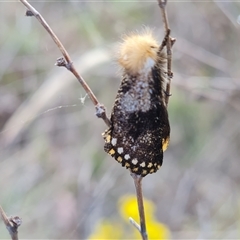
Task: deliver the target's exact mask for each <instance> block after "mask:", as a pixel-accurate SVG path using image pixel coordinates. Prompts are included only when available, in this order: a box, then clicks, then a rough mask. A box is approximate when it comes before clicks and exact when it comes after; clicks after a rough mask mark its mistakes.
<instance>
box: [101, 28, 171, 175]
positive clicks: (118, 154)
mask: <svg viewBox="0 0 240 240" xmlns="http://www.w3.org/2000/svg"><path fill="white" fill-rule="evenodd" d="M117 58H118V59H117V60H118V63H119V64H120V66H121V68H122V80H121V84H120V87H119V90H118V93H117V96H116V99H115V102H114V106H113V109H112V112H111V118H110V121H111V126H110V127H109V129H107V130H106V131H105V132H104V133H103V138H104V140H105V145H104V150H105V151H106V152H107V153H108V154H110V155H111V156H112V157H114V158H115V160H116V161H117V162H119V163H120V164H121V165H122V166H123V167H126V168H127V169H130V171H131V172H132V173H135V174H137V175H141V176H142V177H144V176H146V175H147V174H150V173H154V172H156V171H157V170H158V169H159V168H160V167H161V165H162V161H163V152H164V151H165V150H166V149H167V147H168V145H169V140H170V125H169V120H168V112H167V106H166V103H165V97H166V83H167V78H166V69H165V67H166V56H165V53H164V52H163V50H162V49H161V48H160V46H159V44H158V42H157V41H156V40H155V38H154V37H153V34H152V33H151V32H150V31H146V32H144V33H142V34H132V35H129V36H126V37H124V39H123V43H122V44H121V45H120V47H119V52H118V57H117Z"/></svg>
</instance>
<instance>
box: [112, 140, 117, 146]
mask: <svg viewBox="0 0 240 240" xmlns="http://www.w3.org/2000/svg"><path fill="white" fill-rule="evenodd" d="M111 143H112V145H113V146H115V145H116V143H117V139H116V138H113V139H112V141H111Z"/></svg>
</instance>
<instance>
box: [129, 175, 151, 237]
mask: <svg viewBox="0 0 240 240" xmlns="http://www.w3.org/2000/svg"><path fill="white" fill-rule="evenodd" d="M131 176H132V178H133V180H134V185H135V189H136V196H137V203H138V212H139V218H140V225H138V224H137V223H136V222H135V221H134V219H132V218H129V220H130V223H131V224H132V225H133V226H134V227H135V228H136V229H137V230H138V231H139V232H140V234H141V236H142V240H147V239H148V235H147V228H146V221H145V212H144V204H143V194H142V179H143V177H142V176H139V175H137V174H134V173H131Z"/></svg>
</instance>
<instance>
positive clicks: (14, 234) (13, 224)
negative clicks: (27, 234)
mask: <svg viewBox="0 0 240 240" xmlns="http://www.w3.org/2000/svg"><path fill="white" fill-rule="evenodd" d="M0 215H1V217H2V220H3V222H4V224H5V226H6V228H7V230H8V232H9V234H10V236H11V238H12V240H18V227H19V226H20V225H21V224H22V219H21V218H20V217H18V216H16V217H9V218H8V217H7V215H6V213H5V212H4V211H3V209H2V207H1V206H0Z"/></svg>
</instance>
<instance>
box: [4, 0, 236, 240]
mask: <svg viewBox="0 0 240 240" xmlns="http://www.w3.org/2000/svg"><path fill="white" fill-rule="evenodd" d="M32 4H33V6H34V7H36V9H37V10H38V11H39V12H40V13H41V14H42V15H43V16H44V17H45V19H46V20H47V22H48V23H49V25H50V26H51V27H52V29H53V30H54V32H55V33H56V34H57V36H58V37H59V38H60V40H61V41H62V43H63V44H64V46H65V47H66V49H67V50H68V52H69V54H70V55H71V56H72V58H73V60H74V64H75V66H76V68H77V70H78V71H79V72H80V73H81V75H82V76H83V78H84V79H85V80H86V81H87V83H88V84H89V86H90V87H91V88H92V90H93V91H94V93H95V95H96V96H97V98H98V99H99V101H100V102H101V103H103V104H104V105H105V106H106V108H107V109H108V113H110V111H111V107H112V105H113V102H114V98H115V95H116V92H117V89H118V86H119V82H120V78H121V73H120V71H119V68H118V66H117V63H116V61H115V47H116V43H117V42H119V41H120V40H121V37H122V36H123V35H124V34H125V33H129V32H132V31H136V30H141V29H142V28H143V27H144V26H149V27H150V28H152V29H153V30H154V33H155V36H156V37H157V39H158V40H159V42H161V40H162V38H163V36H164V29H163V23H162V17H161V14H160V10H159V8H158V5H157V1H32ZM239 14H240V4H239V3H238V2H236V1H235V2H234V1H232V2H231V1H229V2H228V1H225V2H223V1H180V0H179V1H169V3H168V16H169V22H170V26H171V29H172V36H173V37H176V38H177V42H176V43H175V45H174V48H173V50H174V51H173V72H174V78H173V81H172V97H171V98H170V103H169V118H170V123H171V143H170V146H169V149H168V150H167V151H166V152H165V156H164V164H163V166H162V168H161V169H160V171H158V172H157V173H156V174H152V175H149V176H147V177H146V178H144V181H143V191H144V195H145V197H146V198H148V199H150V200H152V201H153V202H154V204H155V206H156V212H155V216H156V218H157V219H158V221H160V222H162V223H164V224H165V225H167V226H168V228H169V229H170V231H171V238H172V239H193V238H194V239H213V238H215V239H230V238H232V239H240V191H239V189H240V188H239V185H240V159H239V158H240V157H239V156H240V77H239V76H240V60H239V59H240V47H239V46H240V17H239ZM24 15H25V7H24V6H23V5H22V4H21V3H20V2H18V1H9V2H7V1H2V2H1V3H0V102H1V103H0V128H1V129H0V154H1V158H0V204H1V205H2V207H3V208H4V210H5V211H6V213H7V214H8V215H19V216H20V217H22V219H23V224H22V226H21V227H20V229H19V232H20V234H19V236H20V238H22V239H86V238H87V237H88V236H89V235H90V234H91V233H93V232H94V229H95V226H96V225H97V224H98V223H99V221H101V219H102V218H105V219H110V221H113V227H114V221H115V220H116V219H118V218H119V216H118V204H117V202H118V199H119V198H120V197H121V196H123V195H125V194H134V191H135V190H134V186H133V181H132V178H131V177H130V175H129V173H128V171H126V170H125V169H124V168H122V167H121V166H120V165H119V164H118V163H117V162H115V161H114V160H113V159H112V158H111V157H110V156H108V155H107V154H106V153H105V152H104V151H103V145H104V141H103V139H102V136H101V133H102V132H103V131H104V130H105V129H106V126H105V124H104V122H103V121H102V120H101V119H97V118H96V117H95V109H94V106H93V104H92V103H91V101H90V100H89V98H88V97H87V96H86V94H85V92H84V90H83V89H82V87H81V86H80V85H79V83H78V82H77V80H76V79H75V78H74V76H73V75H72V74H71V73H70V72H68V71H67V70H66V69H64V68H57V67H55V66H54V63H55V62H56V59H57V58H58V57H60V56H61V54H60V52H59V50H58V48H57V47H56V46H55V44H54V43H53V41H52V39H51V38H50V37H49V35H48V34H47V32H46V31H45V30H44V29H43V27H42V26H41V25H40V24H39V22H38V21H37V20H36V19H35V18H34V17H32V18H30V17H25V16H24ZM116 228H117V226H116ZM131 229H132V228H130V231H131ZM6 238H9V236H8V232H7V230H6V229H5V226H4V224H3V223H2V222H1V224H0V239H6ZM126 238H128V235H126Z"/></svg>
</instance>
